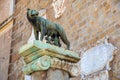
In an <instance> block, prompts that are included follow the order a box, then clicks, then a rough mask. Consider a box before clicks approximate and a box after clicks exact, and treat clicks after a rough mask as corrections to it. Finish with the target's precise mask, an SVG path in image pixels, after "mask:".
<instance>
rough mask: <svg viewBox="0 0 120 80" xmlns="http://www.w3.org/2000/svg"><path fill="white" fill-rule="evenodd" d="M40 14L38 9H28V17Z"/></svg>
mask: <svg viewBox="0 0 120 80" xmlns="http://www.w3.org/2000/svg"><path fill="white" fill-rule="evenodd" d="M38 14H39V12H38V11H37V10H31V9H29V8H28V9H27V15H28V17H30V18H34V17H37V16H38Z"/></svg>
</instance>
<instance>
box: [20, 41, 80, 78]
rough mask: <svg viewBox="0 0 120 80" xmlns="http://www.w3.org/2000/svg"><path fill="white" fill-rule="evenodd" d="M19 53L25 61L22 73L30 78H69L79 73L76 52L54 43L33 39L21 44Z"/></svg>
mask: <svg viewBox="0 0 120 80" xmlns="http://www.w3.org/2000/svg"><path fill="white" fill-rule="evenodd" d="M19 54H20V55H21V56H22V57H23V58H24V61H25V63H26V64H25V66H24V67H23V73H24V74H25V75H32V80H69V78H70V77H74V76H77V75H78V74H79V68H78V66H77V65H76V63H77V62H78V61H79V60H80V58H79V56H78V54H76V53H75V52H72V51H69V50H65V49H63V48H60V47H57V46H54V45H50V44H47V43H43V42H41V41H36V40H35V41H33V43H28V44H26V45H24V46H22V47H21V48H20V51H19ZM42 72H45V73H44V74H42Z"/></svg>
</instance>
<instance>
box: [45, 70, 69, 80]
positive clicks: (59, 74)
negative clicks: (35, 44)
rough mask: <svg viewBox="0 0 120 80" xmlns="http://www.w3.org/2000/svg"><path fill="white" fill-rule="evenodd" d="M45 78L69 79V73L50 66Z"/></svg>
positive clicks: (54, 79)
mask: <svg viewBox="0 0 120 80" xmlns="http://www.w3.org/2000/svg"><path fill="white" fill-rule="evenodd" d="M46 80H69V74H68V73H67V72H65V71H62V70H59V69H53V68H50V69H49V70H48V72H47V79H46Z"/></svg>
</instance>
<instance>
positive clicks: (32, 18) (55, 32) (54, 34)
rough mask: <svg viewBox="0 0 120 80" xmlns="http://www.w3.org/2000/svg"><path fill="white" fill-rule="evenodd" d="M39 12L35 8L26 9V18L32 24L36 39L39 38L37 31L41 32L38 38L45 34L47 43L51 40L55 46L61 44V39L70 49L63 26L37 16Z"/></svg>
mask: <svg viewBox="0 0 120 80" xmlns="http://www.w3.org/2000/svg"><path fill="white" fill-rule="evenodd" d="M38 14H39V12H38V11H36V10H31V9H27V19H28V21H29V22H30V23H31V24H32V25H33V28H34V35H35V38H36V40H39V32H41V37H40V40H41V41H43V38H44V37H45V36H46V38H45V39H46V40H47V42H48V43H51V41H53V44H54V45H56V46H59V47H60V46H61V44H60V38H61V40H62V41H63V42H64V43H65V44H66V45H67V49H70V42H69V41H68V39H67V37H66V34H65V32H64V30H63V28H62V27H61V26H60V25H59V24H56V23H53V22H51V21H49V20H47V19H44V18H42V17H40V16H38Z"/></svg>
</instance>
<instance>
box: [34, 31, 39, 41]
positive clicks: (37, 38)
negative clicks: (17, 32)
mask: <svg viewBox="0 0 120 80" xmlns="http://www.w3.org/2000/svg"><path fill="white" fill-rule="evenodd" d="M34 35H35V39H36V40H39V32H38V31H36V30H34Z"/></svg>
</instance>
